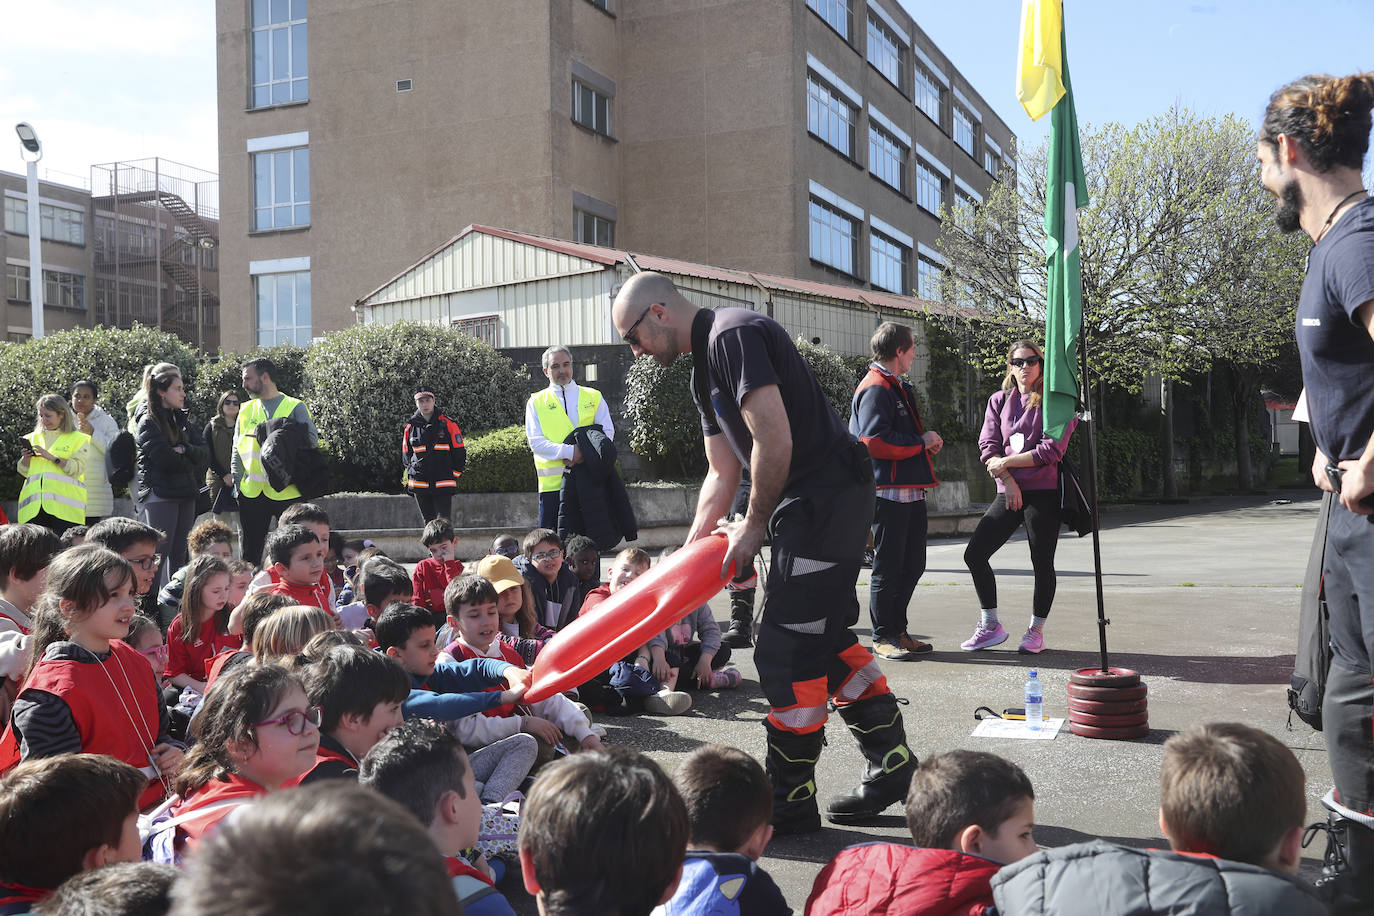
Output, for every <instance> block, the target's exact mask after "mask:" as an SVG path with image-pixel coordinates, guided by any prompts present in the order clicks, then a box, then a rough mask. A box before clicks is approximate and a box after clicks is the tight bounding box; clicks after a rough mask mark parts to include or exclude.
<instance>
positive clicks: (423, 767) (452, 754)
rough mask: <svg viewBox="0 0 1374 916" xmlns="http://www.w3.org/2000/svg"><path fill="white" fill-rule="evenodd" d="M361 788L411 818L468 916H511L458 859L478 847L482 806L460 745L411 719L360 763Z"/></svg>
mask: <svg viewBox="0 0 1374 916" xmlns="http://www.w3.org/2000/svg"><path fill="white" fill-rule="evenodd" d="M359 782H361V783H362V784H363V785H365V786H367V787H369V788H371V789H374V790H376V791H377V792H380V793H381V794H382V795H385V796H386V797H387V798H390V799H392V800H394V801H396V802H398V803H400V804H401V805H402V806H403V807H405V808H406V809H407V810H409V811H410V813H411V814H414V815H415V817H416V819H418V820H419V822H420V823H421V824H423V825H424V826H425V829H426V830H428V831H429V835H430V837H431V838H432V839H433V840H434V845H435V846H438V847H439V852H440V853H441V854H442V855H443V856H444V862H445V864H446V865H447V866H448V873H449V875H450V876H451V877H452V878H453V890H454V893H455V894H457V896H458V900H459V902H461V903H462V905H463V912H464V913H465V914H468V916H514V913H515V911H514V910H512V909H511V906H510V904H509V903H508V902H507V901H506V898H505V897H503V896H501V893H500V891H498V890H497V889H496V885H495V883H494V882H493V880H492V876H491V874H490V873H489V872H488V871H485V870H483V869H482V868H481V865H480V864H479V865H473V864H470V863H469V862H468V861H466V860H465V859H464V858H462V857H461V856H460V853H462V852H463V851H464V850H467V849H472V848H473V847H475V846H476V845H477V839H478V835H479V832H480V831H481V828H482V802H481V799H479V798H478V795H477V788H476V785H475V784H474V782H473V771H472V768H471V767H470V766H469V765H468V758H467V754H465V753H464V752H463V745H462V744H461V743H460V742H459V741H458V739H457V738H456V737H454V736H453V733H452V732H450V731H449V730H448V729H446V728H444V727H443V726H442V725H440V724H439V723H437V722H434V721H432V720H430V719H411V720H410V721H409V722H406V723H404V724H403V725H401V726H400V727H398V728H396V729H395V730H394V731H392V732H391V733H390V734H388V735H387V736H386V737H385V738H383V739H382V740H381V741H379V742H377V744H376V746H375V747H373V748H372V750H371V751H370V752H369V753H368V755H367V757H366V758H364V760H363V765H362V770H361V772H360V773H359Z"/></svg>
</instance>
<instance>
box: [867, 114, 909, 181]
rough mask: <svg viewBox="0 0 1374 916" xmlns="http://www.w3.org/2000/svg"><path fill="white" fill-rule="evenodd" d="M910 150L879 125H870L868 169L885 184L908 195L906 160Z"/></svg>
mask: <svg viewBox="0 0 1374 916" xmlns="http://www.w3.org/2000/svg"><path fill="white" fill-rule="evenodd" d="M908 153H910V150H908V149H907V148H906V146H905V145H904V144H903V143H902V142H901V141H900V140H898V139H897V138H896V137H894V136H892V134H890V133H888V132H887V131H886V130H884V129H883V128H881V127H879V126H878V125H877V124H873V123H870V124H869V125H868V169H869V171H870V172H872V173H873V175H874V177H875V178H877V179H878V180H879V181H881V182H883V183H884V184H886V185H888V186H890V187H892V188H895V189H896V190H898V191H900V192H901V193H903V194H905V193H906V160H907V155H908Z"/></svg>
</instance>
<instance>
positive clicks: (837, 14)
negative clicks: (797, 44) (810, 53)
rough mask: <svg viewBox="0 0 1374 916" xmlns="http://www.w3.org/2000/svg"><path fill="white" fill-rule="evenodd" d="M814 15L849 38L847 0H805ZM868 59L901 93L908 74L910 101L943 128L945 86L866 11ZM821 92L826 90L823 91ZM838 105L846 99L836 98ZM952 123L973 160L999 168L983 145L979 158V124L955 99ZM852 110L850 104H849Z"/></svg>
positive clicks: (953, 133)
mask: <svg viewBox="0 0 1374 916" xmlns="http://www.w3.org/2000/svg"><path fill="white" fill-rule="evenodd" d="M806 5H807V6H809V7H810V8H811V9H812V11H814V12H815V13H816V15H818V16H820V17H821V19H823V20H824V21H825V22H826V24H827V25H829V26H830V27H831V28H832V29H834V30H835V31H836V32H838V33H839V34H840V35H841V36H842V37H843V38H844V39H845V41H847V42H849V41H852V34H853V23H854V12H853V7H852V4H851V3H850V0H807V3H806ZM867 56H868V62H869V63H871V64H872V65H873V67H874V69H876V70H877V71H878V72H879V73H881V74H882V75H883V76H884V77H885V78H886V79H887V81H888V82H890V83H892V85H894V86H896V87H897V88H898V89H899V90H901V91H902V92H903V93H905V92H907V91H908V90H907V86H906V85H905V84H904V80H905V78H906V75H907V74H908V73H911V74H912V75H913V78H914V79H913V82H912V84H911V88H910V93H911V98H912V101H913V102H915V104H916V107H917V108H919V109H921V110H922V111H923V112H925V113H926V115H927V116H928V117H929V118H930V119H931V120H932V121H934V122H935V124H936V126H937V127H939V128H940V129H941V130H946V127H945V124H944V96H945V91H946V90H945V87H944V85H942V84H941V82H940V81H939V80H938V79H937V78H936V76H935V74H934V73H933V72H931V70H930V68H928V67H927V66H925V65H924V64H923V63H921V62H920V61H915V62H914V64H912V65H908V59H909V57H910V49H909V48H908V47H907V45H906V43H905V42H904V40H903V38H902V36H901V35H899V34H898V33H897V32H896V31H895V30H894V29H893V28H892V27H891V26H889V25H888V24H887V23H886V22H884V21H883V20H882V19H881V18H880V17H878V16H877V15H874V14H872V13H870V15H869V17H868V55H867ZM823 91H828V90H824V89H823ZM829 94H830V96H831V98H832V99H834V98H838V97H837V96H835V94H834V93H833V92H829ZM807 101H808V105H807V115H808V118H807V124H808V127H810V124H811V117H810V116H811V113H812V107H813V105H814V103H813V102H812V81H811V79H809V78H808V81H807ZM839 101H840V102H841V104H844V105H847V104H848V103H847V102H844V101H843V100H839ZM950 109H951V121H952V124H951V125H950V127H949V128H948V132H949V133H950V135H951V136H952V137H953V138H954V142H955V143H957V144H959V146H960V147H961V148H962V149H963V150H964V152H966V153H968V154H969V156H971V157H973V159H974V161H978V162H980V164H981V165H982V166H983V168H985V169H986V170H987V171H988V172H989V173H990V174H991V175H992V176H993V177H994V178H995V177H997V175H998V174H999V172H1000V171H1001V159H1000V157H999V156H997V154H995V153H993V152H992V150H990V149H988V148H987V147H986V146H984V147H983V149H982V150H981V152H982V158H981V160H980V159H979V152H980V151H979V148H978V132H979V125H978V122H977V120H976V119H975V118H974V117H973V114H972V112H970V111H968V110H967V109H966V108H964V107H963V106H962V105H960V104H959V103H958V102H955V103H952V104H951V105H950ZM851 111H852V107H851ZM812 133H816V134H817V136H820V137H821V139H824V140H826V141H827V142H830V141H829V140H828V139H827V138H826V136H825V135H824V134H821V133H820V132H818V131H816V130H814V129H812ZM831 145H832V146H834V147H835V148H836V149H839V150H840V151H841V152H844V153H845V154H846V155H850V156H851V158H852V154H851V153H850V152H849V151H848V150H847V149H845V148H844V147H843V146H840V145H839V144H835V143H831Z"/></svg>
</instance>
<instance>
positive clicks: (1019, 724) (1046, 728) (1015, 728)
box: [973, 719, 1064, 741]
mask: <svg viewBox="0 0 1374 916" xmlns="http://www.w3.org/2000/svg"><path fill="white" fill-rule="evenodd" d="M1063 724H1064V720H1063V719H1044V720H1042V724H1041V726H1040V728H1039V729H1032V728H1031V727H1030V726H1029V725H1027V724H1026V722H1025V720H1024V719H983V720H982V721H980V722H979V723H978V727H977V728H975V729H974V730H973V737H975V738H1021V739H1023V740H1026V741H1053V740H1054V736H1055V735H1057V734H1059V728H1060V726H1062V725H1063Z"/></svg>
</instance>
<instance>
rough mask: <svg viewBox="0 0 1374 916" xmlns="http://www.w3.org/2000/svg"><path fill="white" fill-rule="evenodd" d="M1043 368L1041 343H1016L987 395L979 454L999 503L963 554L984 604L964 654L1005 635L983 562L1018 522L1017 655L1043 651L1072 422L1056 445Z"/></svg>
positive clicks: (993, 586)
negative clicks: (1023, 617) (1020, 612)
mask: <svg viewBox="0 0 1374 916" xmlns="http://www.w3.org/2000/svg"><path fill="white" fill-rule="evenodd" d="M1044 364H1045V357H1044V354H1043V353H1042V352H1041V350H1040V347H1039V345H1037V344H1035V343H1032V342H1031V341H1029V340H1018V341H1016V342H1015V343H1013V344H1012V345H1011V347H1010V349H1008V350H1007V375H1006V378H1005V379H1004V380H1003V382H1002V390H1001V391H998V392H997V393H995V394H994V395H993V396H992V397H990V398H988V410H987V413H986V415H985V416H984V417H983V432H982V435H980V436H979V437H978V451H979V456H980V457H981V458H982V461H983V463H984V464H985V465H987V468H988V473H989V474H990V475H992V477H994V478H995V479H996V480H997V499H995V500H993V503H992V505H991V506H989V507H988V511H987V512H986V513H985V514H984V515H983V518H982V520H981V521H980V522H978V527H977V528H976V529H975V530H974V532H973V537H971V538H969V542H968V547H966V548H965V549H964V563H965V565H967V566H968V570H969V573H970V574H972V576H973V587H974V589H975V590H977V592H978V603H979V605H980V606H981V607H982V616H981V617H980V618H979V620H978V627H977V628H976V629H975V630H974V631H973V636H972V637H970V638H969V639H968V640H966V641H965V642H964V643H963V644H962V646H961V648H963V649H964V650H965V651H966V652H972V651H974V650H975V649H990V648H992V647H993V646H998V645H1001V644H1002V643H1004V642H1006V641H1007V631H1006V630H1005V629H1003V628H1002V624H1001V623H1000V622H999V621H998V619H997V578H996V576H994V575H993V572H992V566H991V564H989V562H988V561H989V560H990V559H991V558H992V555H993V554H994V553H996V552H997V551H998V550H999V549H1001V547H1002V545H1003V544H1005V543H1006V542H1007V539H1008V538H1010V537H1011V536H1012V534H1013V533H1014V532H1015V531H1016V529H1017V528H1018V527H1020V525H1021V523H1022V522H1023V521H1024V522H1025V523H1026V540H1028V541H1030V552H1031V565H1032V567H1034V569H1035V597H1034V599H1033V607H1032V614H1033V616H1032V618H1031V624H1030V626H1029V627H1028V628H1027V629H1026V635H1025V636H1022V637H1021V647H1020V650H1019V651H1021V652H1022V653H1026V654H1035V653H1037V652H1039V651H1040V650H1041V649H1043V648H1044V647H1045V636H1044V627H1045V618H1047V617H1049V616H1050V605H1051V604H1052V603H1053V602H1054V589H1055V573H1054V550H1055V547H1056V546H1057V545H1058V543H1059V525H1060V519H1059V460H1060V459H1061V458H1063V457H1064V449H1065V447H1066V446H1067V445H1068V442H1069V437H1070V436H1071V435H1073V428H1074V426H1075V425H1077V422H1078V421H1077V420H1076V419H1075V420H1071V421H1069V425H1068V426H1067V427H1066V428H1065V430H1064V438H1063V439H1062V440H1059V441H1055V440H1054V439H1051V438H1049V437H1047V436H1046V435H1045V433H1044V431H1043V429H1042V428H1041V424H1042V420H1041V413H1040V389H1041V382H1042V377H1043V375H1044Z"/></svg>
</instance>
